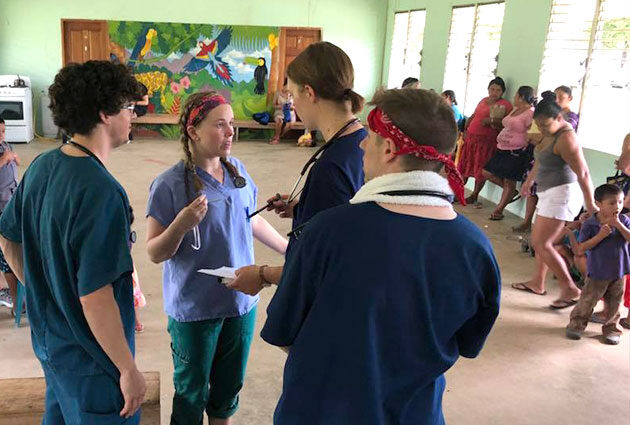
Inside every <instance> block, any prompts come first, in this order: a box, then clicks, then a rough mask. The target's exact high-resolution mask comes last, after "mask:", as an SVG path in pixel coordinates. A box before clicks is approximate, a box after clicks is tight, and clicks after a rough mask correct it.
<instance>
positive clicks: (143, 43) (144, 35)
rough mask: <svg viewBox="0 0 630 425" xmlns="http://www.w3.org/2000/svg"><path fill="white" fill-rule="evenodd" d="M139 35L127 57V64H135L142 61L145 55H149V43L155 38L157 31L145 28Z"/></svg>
mask: <svg viewBox="0 0 630 425" xmlns="http://www.w3.org/2000/svg"><path fill="white" fill-rule="evenodd" d="M140 34H141V35H140V37H138V41H137V42H136V46H135V47H134V48H133V50H132V51H131V56H129V60H128V62H135V61H138V60H142V59H144V57H145V55H146V54H147V53H149V50H151V43H152V41H153V38H154V37H155V36H157V31H156V30H155V29H153V28H148V27H146V28H145V30H143V31H142V32H141V33H140Z"/></svg>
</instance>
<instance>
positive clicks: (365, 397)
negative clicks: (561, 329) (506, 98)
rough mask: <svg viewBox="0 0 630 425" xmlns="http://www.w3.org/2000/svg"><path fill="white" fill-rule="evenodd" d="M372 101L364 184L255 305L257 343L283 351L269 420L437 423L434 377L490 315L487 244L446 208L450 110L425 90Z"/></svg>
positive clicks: (454, 183)
mask: <svg viewBox="0 0 630 425" xmlns="http://www.w3.org/2000/svg"><path fill="white" fill-rule="evenodd" d="M372 104H373V105H375V106H376V108H375V109H373V110H372V111H371V112H370V115H369V118H368V122H369V125H370V130H371V131H370V136H369V138H368V139H366V140H364V141H363V142H362V143H361V148H362V149H363V150H364V152H365V155H364V164H363V169H364V171H365V177H366V180H367V183H366V184H365V185H364V186H363V187H362V188H361V189H360V190H359V192H358V193H357V194H356V195H355V196H354V197H353V198H352V200H351V201H350V204H348V205H343V206H339V207H336V208H331V209H329V210H327V211H324V212H321V213H319V214H318V215H317V216H316V217H314V218H313V219H311V220H310V221H309V223H308V224H307V225H306V226H305V227H304V229H303V231H302V233H301V234H300V236H299V237H298V239H297V241H296V243H295V246H294V248H293V251H292V253H291V256H290V257H289V259H288V260H287V264H286V265H285V268H284V272H283V274H282V280H281V281H280V283H279V285H278V289H277V290H276V293H275V295H274V297H273V299H272V301H271V303H270V305H269V307H268V309H267V322H266V323H265V326H264V327H263V330H262V333H261V335H262V338H263V339H264V340H265V341H267V342H269V343H270V344H273V345H276V346H279V347H284V348H287V349H288V351H289V356H288V358H287V362H286V365H285V369H284V379H283V392H282V396H281V398H280V401H279V403H278V406H277V408H276V411H275V415H274V424H275V425H285V424H287V425H288V424H291V425H293V424H300V425H316V424H324V423H325V424H327V425H353V424H357V425H359V424H360V425H381V424H399V425H429V424H431V425H433V424H439V423H444V417H443V414H442V407H441V405H442V394H443V392H444V388H445V380H444V376H443V374H444V373H445V372H446V371H447V370H448V369H449V368H450V367H451V366H452V365H453V364H454V363H455V361H456V360H457V358H458V357H459V356H460V355H462V356H465V357H475V356H477V355H478V354H479V352H480V350H481V348H482V346H483V344H484V341H485V339H486V337H487V335H488V333H489V332H490V329H491V328H492V325H493V324H494V321H495V319H496V317H497V315H498V312H499V295H500V276H499V268H498V265H497V262H496V260H495V257H494V254H493V252H492V247H491V245H490V242H489V241H488V239H487V238H486V237H485V236H484V234H483V233H482V232H481V231H480V230H479V229H478V228H477V227H476V226H475V225H474V224H472V223H471V222H470V221H469V220H468V219H466V218H465V217H463V216H461V215H458V214H457V213H456V212H455V211H454V210H453V207H452V205H451V203H452V200H453V197H457V198H458V199H459V200H460V202H462V203H463V202H464V199H463V196H464V188H463V181H462V178H461V176H460V175H459V172H458V171H457V169H456V168H455V165H454V164H453V162H452V161H451V160H450V158H449V156H448V155H449V153H450V152H451V151H452V149H453V148H454V146H455V139H456V138H457V125H456V123H455V120H454V119H453V112H452V110H451V108H450V107H449V106H448V105H447V104H446V103H445V102H444V101H443V100H442V99H441V98H440V96H439V95H438V94H436V93H431V92H429V91H427V90H387V91H385V92H379V93H377V94H376V95H375V96H374V99H373V100H372ZM442 169H444V172H445V174H446V178H444V177H442V176H441V175H440V174H439V172H440V171H441V170H442ZM313 253H317V255H316V256H314V255H313Z"/></svg>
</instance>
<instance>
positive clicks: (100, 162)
mask: <svg viewBox="0 0 630 425" xmlns="http://www.w3.org/2000/svg"><path fill="white" fill-rule="evenodd" d="M67 143H68V144H69V145H72V146H74V147H75V148H77V149H79V150H80V151H83V153H85V154H87V155H89V156H91V157H92V158H94V160H96V162H98V163H99V165H100V166H101V167H103V168H105V164H103V162H102V161H101V160H100V159H98V156H96V155H95V154H94V152H92V151H91V150H89V149H88V148H86V147H85V146H83V145H80V144H78V143H77V142H75V141H74V140H68V142H67Z"/></svg>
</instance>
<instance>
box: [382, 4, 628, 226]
mask: <svg viewBox="0 0 630 425" xmlns="http://www.w3.org/2000/svg"><path fill="white" fill-rule="evenodd" d="M491 2H492V1H488V0H485V1H484V0H481V1H479V3H491ZM471 3H474V0H389V2H388V9H387V24H386V25H387V32H386V38H385V49H384V57H383V71H382V76H383V77H382V80H381V81H382V84H383V85H384V84H386V83H387V75H388V74H387V73H388V70H389V52H390V47H391V38H392V32H393V21H394V13H395V12H398V11H406V10H415V9H425V10H426V11H427V18H426V19H427V23H426V27H425V31H424V47H423V57H422V69H421V75H420V81H421V83H422V86H423V87H424V88H432V89H435V90H436V91H441V90H442V82H443V78H444V64H445V62H446V51H447V46H448V35H449V31H450V20H451V10H452V8H453V6H463V5H469V4H471ZM550 12H551V0H506V1H505V15H504V19H503V27H502V30H501V45H500V49H499V63H498V66H497V74H498V75H500V76H501V77H503V78H504V79H505V81H506V84H507V87H508V90H507V93H506V98H507V99H510V100H511V99H512V97H513V95H514V92H515V91H516V90H517V89H518V87H519V86H521V85H531V86H533V87H536V86H537V84H538V76H539V75H538V74H539V71H540V65H541V62H542V57H543V50H544V45H545V38H546V35H547V27H548V25H549V17H550ZM543 89H548V87H544V88H543ZM619 144H620V145H621V140H620V141H619ZM584 154H585V157H586V160H587V162H588V164H589V168H590V170H591V174H592V176H593V184H594V185H595V186H597V185H599V184H602V183H604V182H605V178H606V176H608V175H611V174H612V171H613V161H614V159H615V157H614V156H612V155H609V154H606V153H602V152H598V151H594V150H590V149H584ZM471 182H472V181H471ZM469 186H470V187H472V184H471V183H469ZM482 196H484V197H486V198H489V199H491V200H493V201H495V202H496V201H498V200H499V198H500V196H501V190H500V189H499V188H498V187H496V186H494V185H493V184H491V183H488V184H487V185H486V188H485V189H484V191H483V192H482ZM508 209H509V210H510V211H512V212H514V213H516V214H519V215H522V214H523V212H524V202H516V203H514V204H512V205H510V206H509V207H508Z"/></svg>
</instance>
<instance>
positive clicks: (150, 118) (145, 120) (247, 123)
mask: <svg viewBox="0 0 630 425" xmlns="http://www.w3.org/2000/svg"><path fill="white" fill-rule="evenodd" d="M131 123H132V124H179V115H175V114H146V115H143V116H141V117H138V118H134V119H133V120H132V121H131ZM241 128H248V129H255V130H273V123H269V124H268V125H263V124H260V123H258V122H256V121H254V120H234V130H235V134H234V140H238V136H239V130H240V129H241ZM291 129H292V130H304V123H303V122H302V121H298V122H295V123H293V125H292V126H291Z"/></svg>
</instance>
